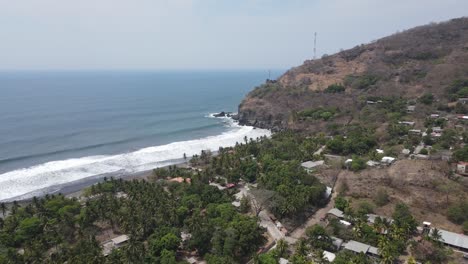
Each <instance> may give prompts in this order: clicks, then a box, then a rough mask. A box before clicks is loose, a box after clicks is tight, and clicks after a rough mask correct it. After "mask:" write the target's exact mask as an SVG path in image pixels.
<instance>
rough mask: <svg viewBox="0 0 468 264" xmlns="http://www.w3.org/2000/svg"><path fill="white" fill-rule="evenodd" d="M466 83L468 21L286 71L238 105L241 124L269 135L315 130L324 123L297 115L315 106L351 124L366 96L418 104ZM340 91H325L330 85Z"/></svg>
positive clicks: (408, 33) (441, 97)
mask: <svg viewBox="0 0 468 264" xmlns="http://www.w3.org/2000/svg"><path fill="white" fill-rule="evenodd" d="M463 78H468V18H459V19H454V20H451V21H448V22H444V23H439V24H431V25H427V26H421V27H417V28H414V29H411V30H407V31H404V32H402V33H398V34H395V35H392V36H389V37H385V38H382V39H380V40H377V41H375V42H373V43H370V44H366V45H360V46H357V47H354V48H352V49H349V50H345V51H341V52H339V53H337V54H334V55H331V56H325V57H323V58H321V59H318V60H307V61H305V62H304V64H303V65H301V66H299V67H295V68H292V69H290V70H289V71H287V72H286V73H285V74H284V75H282V76H281V77H280V78H279V79H278V80H277V81H276V82H267V83H266V84H264V85H262V86H260V87H257V88H256V89H255V90H253V91H252V92H251V93H249V94H248V95H247V97H246V98H245V99H244V100H243V101H242V103H241V104H240V106H239V121H240V123H241V124H248V125H254V126H257V127H262V128H270V129H273V130H281V129H286V128H288V129H298V130H302V129H307V130H317V131H319V130H320V129H322V128H323V127H325V126H326V124H324V122H323V121H320V120H318V121H316V122H315V121H314V122H310V121H308V122H302V121H301V120H298V119H297V118H296V114H297V113H298V112H300V111H303V110H306V109H314V108H319V107H325V108H327V107H328V108H330V107H333V108H337V109H339V111H340V112H341V113H346V115H342V116H341V117H339V118H337V119H336V120H334V122H337V123H340V124H346V123H349V122H352V120H353V118H355V117H356V115H357V113H358V112H359V111H360V110H361V109H362V108H363V106H364V105H365V104H366V100H367V98H369V97H376V96H379V97H385V96H387V97H388V96H397V97H404V98H408V99H416V98H418V97H420V96H421V95H423V94H424V93H432V94H434V96H435V98H436V101H438V102H441V103H446V102H444V100H445V99H444V92H445V90H446V88H447V86H448V85H450V84H451V83H452V82H453V81H454V80H456V79H463ZM335 84H339V85H342V87H344V88H345V89H344V91H342V92H336V93H333V92H329V89H327V88H329V87H330V86H331V85H335Z"/></svg>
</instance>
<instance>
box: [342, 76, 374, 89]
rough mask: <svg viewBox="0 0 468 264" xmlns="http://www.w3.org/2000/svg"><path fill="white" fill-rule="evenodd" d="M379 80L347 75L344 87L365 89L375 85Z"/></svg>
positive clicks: (370, 77) (372, 77) (371, 77)
mask: <svg viewBox="0 0 468 264" xmlns="http://www.w3.org/2000/svg"><path fill="white" fill-rule="evenodd" d="M378 80H379V78H378V77H377V76H374V75H361V76H356V75H348V76H346V77H345V85H346V86H351V87H353V88H357V89H366V88H368V87H370V86H372V85H374V84H376V83H377V81H378Z"/></svg>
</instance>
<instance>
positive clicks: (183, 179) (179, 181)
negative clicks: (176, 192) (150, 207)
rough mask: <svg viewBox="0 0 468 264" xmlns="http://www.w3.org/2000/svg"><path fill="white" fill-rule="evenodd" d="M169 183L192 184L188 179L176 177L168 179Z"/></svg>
mask: <svg viewBox="0 0 468 264" xmlns="http://www.w3.org/2000/svg"><path fill="white" fill-rule="evenodd" d="M169 182H178V183H184V182H186V183H188V184H190V183H191V182H192V180H191V179H190V178H182V177H176V178H172V179H170V180H169Z"/></svg>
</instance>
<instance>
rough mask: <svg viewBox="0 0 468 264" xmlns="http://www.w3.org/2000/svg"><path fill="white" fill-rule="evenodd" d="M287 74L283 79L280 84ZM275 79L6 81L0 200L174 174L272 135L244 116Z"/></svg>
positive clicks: (167, 75)
mask: <svg viewBox="0 0 468 264" xmlns="http://www.w3.org/2000/svg"><path fill="white" fill-rule="evenodd" d="M279 73H280V72H279V71H278V72H275V76H273V77H276V76H277V75H278V74H279ZM267 77H268V74H267V72H266V71H232V72H228V71H214V72H203V71H198V72H190V71H173V72H172V71H166V72H1V73H0V200H7V199H11V198H13V197H18V196H24V195H37V194H40V193H41V192H50V191H51V190H53V188H54V187H55V186H60V185H64V184H67V183H72V182H77V181H80V180H84V179H89V178H92V177H95V178H98V177H101V176H103V175H109V174H111V175H112V174H128V173H136V172H140V171H145V170H149V169H152V168H155V167H160V166H165V165H169V164H173V163H174V162H175V161H176V160H180V159H181V158H182V156H183V154H184V153H186V154H187V155H189V156H190V155H193V154H196V153H199V152H200V151H201V150H202V149H212V150H217V149H218V148H219V147H220V146H230V145H233V144H235V143H236V142H237V141H239V142H240V141H242V140H243V138H244V137H245V136H247V137H252V138H256V137H258V136H262V135H267V134H269V132H268V131H265V130H261V129H254V128H252V127H240V126H238V125H236V124H235V123H234V122H232V120H230V119H220V118H213V117H210V114H211V113H214V112H219V111H232V112H236V111H237V106H238V104H239V103H240V101H241V100H242V98H243V97H244V96H245V95H246V94H247V93H248V92H249V91H250V90H252V89H253V88H254V87H255V86H257V85H259V84H261V83H263V82H264V81H265V79H266V78H267Z"/></svg>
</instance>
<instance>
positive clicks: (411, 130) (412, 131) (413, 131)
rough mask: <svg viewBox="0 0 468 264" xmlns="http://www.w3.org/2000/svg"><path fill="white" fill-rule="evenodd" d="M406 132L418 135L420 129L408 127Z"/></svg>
mask: <svg viewBox="0 0 468 264" xmlns="http://www.w3.org/2000/svg"><path fill="white" fill-rule="evenodd" d="M408 133H410V134H414V135H419V134H421V130H420V129H410V130H408Z"/></svg>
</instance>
